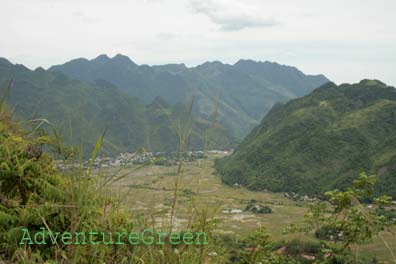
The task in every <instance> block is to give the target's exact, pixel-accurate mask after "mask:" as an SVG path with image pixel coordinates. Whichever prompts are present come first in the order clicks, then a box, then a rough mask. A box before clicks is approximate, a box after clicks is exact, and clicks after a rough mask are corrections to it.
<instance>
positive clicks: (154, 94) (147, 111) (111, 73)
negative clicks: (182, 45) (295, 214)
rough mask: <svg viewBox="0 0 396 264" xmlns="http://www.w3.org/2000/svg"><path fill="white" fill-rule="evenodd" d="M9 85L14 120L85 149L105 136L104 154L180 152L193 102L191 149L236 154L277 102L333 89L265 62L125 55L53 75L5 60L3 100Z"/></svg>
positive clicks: (0, 79) (76, 64)
mask: <svg viewBox="0 0 396 264" xmlns="http://www.w3.org/2000/svg"><path fill="white" fill-rule="evenodd" d="M11 79H12V80H13V81H14V87H13V89H12V92H11V94H10V95H9V97H8V98H7V103H8V104H9V106H10V107H11V108H12V110H13V113H14V114H15V116H16V117H17V118H19V119H24V120H26V119H32V118H46V119H48V120H49V121H50V122H52V123H53V124H54V125H55V126H56V127H57V128H59V130H60V131H61V132H62V135H63V137H64V139H65V140H66V142H68V143H73V144H83V145H84V149H87V150H88V149H92V147H93V145H94V143H95V141H96V139H97V138H98V137H99V136H100V135H101V133H103V131H105V130H106V131H107V134H106V137H105V144H104V149H103V151H104V153H106V154H117V153H119V152H124V151H132V150H135V149H136V148H139V147H145V148H147V149H149V150H152V151H175V150H177V149H178V145H179V133H180V129H181V127H182V126H183V125H184V124H183V123H186V122H185V120H186V117H185V115H186V113H188V112H189V110H188V108H189V105H190V103H191V101H192V100H193V102H194V103H193V107H192V117H193V122H192V125H191V126H192V129H191V136H190V140H189V145H188V148H189V149H202V148H204V145H206V147H209V148H219V149H225V148H232V147H234V146H235V145H236V142H238V141H240V140H241V139H242V138H243V137H244V136H245V135H247V134H248V133H249V132H250V130H251V129H252V128H253V127H254V126H256V125H257V124H258V123H259V122H260V120H261V119H262V118H263V116H264V115H265V114H266V113H267V112H268V110H269V109H270V108H271V107H272V106H273V105H274V104H275V103H277V102H285V101H287V100H289V99H291V98H296V97H299V96H302V95H304V94H306V93H308V92H310V91H312V90H313V89H314V88H316V87H317V86H320V85H321V84H323V83H326V82H328V80H327V78H326V77H324V76H323V75H317V76H310V75H305V74H303V73H302V72H301V71H299V70H298V69H296V68H294V67H290V66H284V65H280V64H277V63H272V62H268V61H266V62H256V61H252V60H240V61H238V62H237V63H235V64H234V65H229V64H223V63H221V62H218V61H215V62H206V63H204V64H202V65H199V66H196V67H187V66H185V65H184V64H167V65H160V66H148V65H138V64H136V63H134V62H133V61H132V60H131V59H129V58H128V57H127V56H124V55H116V56H114V57H112V58H109V57H108V56H106V55H100V56H98V57H97V58H95V59H92V60H87V59H83V58H80V59H75V60H72V61H70V62H67V63H65V64H62V65H56V66H52V67H50V68H49V69H48V70H45V69H43V68H41V67H39V68H37V69H35V70H30V69H28V68H26V67H25V66H23V65H20V64H12V63H10V62H9V61H8V60H6V59H4V58H0V85H1V86H0V87H1V89H2V90H3V94H4V93H5V91H4V89H6V87H7V85H8V82H9V81H10V80H11ZM1 89H0V91H1ZM214 116H215V117H216V123H215V126H213V122H212V121H213V117H214ZM183 120H184V121H183ZM212 126H213V129H211V130H210V136H208V135H207V131H208V129H209V127H212Z"/></svg>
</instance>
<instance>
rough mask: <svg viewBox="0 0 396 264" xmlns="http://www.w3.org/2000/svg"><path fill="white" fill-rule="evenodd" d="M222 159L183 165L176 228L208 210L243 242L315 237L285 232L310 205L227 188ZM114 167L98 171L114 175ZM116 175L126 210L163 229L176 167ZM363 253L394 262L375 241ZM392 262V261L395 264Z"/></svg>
mask: <svg viewBox="0 0 396 264" xmlns="http://www.w3.org/2000/svg"><path fill="white" fill-rule="evenodd" d="M218 157H220V156H219V155H210V156H209V157H208V158H207V159H204V160H198V161H194V162H189V163H185V164H184V165H183V167H182V173H181V177H180V184H179V188H178V199H177V207H176V217H175V222H174V225H175V226H176V228H179V229H182V228H183V227H185V226H187V224H188V221H189V215H190V213H191V210H192V208H194V209H195V210H205V211H206V212H207V214H208V215H209V216H210V217H212V218H213V219H215V220H216V222H217V225H216V231H215V232H217V233H219V234H228V235H230V236H233V237H235V238H244V237H246V236H248V235H249V233H251V232H253V231H254V230H256V229H257V228H259V227H262V226H264V227H266V229H267V230H268V233H269V234H270V235H271V239H272V240H273V241H282V240H289V239H292V238H296V237H298V236H302V237H303V239H315V238H314V236H313V235H312V234H290V233H289V234H285V233H284V229H285V227H287V226H288V225H289V224H292V223H299V222H302V221H303V219H304V214H305V212H306V211H307V202H302V201H293V200H291V199H289V198H286V197H285V196H284V195H283V194H282V193H271V192H254V191H250V190H247V189H245V188H241V187H233V186H227V185H224V184H222V183H221V181H220V179H219V178H218V176H216V175H215V174H214V169H213V162H214V159H215V158H218ZM114 172H115V169H105V170H102V171H100V173H103V174H112V173H113V174H114ZM117 174H119V175H122V174H125V175H128V176H126V177H125V178H123V179H122V180H120V181H118V182H116V183H114V184H113V185H112V186H111V187H110V191H112V192H114V194H115V195H120V196H121V198H122V201H123V206H124V208H125V209H126V210H128V211H129V212H130V213H131V215H135V216H136V215H144V216H147V218H148V219H151V220H150V221H151V224H153V225H155V226H157V227H159V228H161V227H165V226H166V225H167V224H169V219H170V214H171V213H170V212H171V205H172V199H173V197H174V190H175V179H176V177H177V166H147V167H143V168H141V169H139V170H136V171H135V170H134V168H125V169H122V170H120V171H118V172H117ZM249 200H255V201H257V202H258V203H260V204H263V205H267V206H269V207H270V208H271V209H272V211H273V213H271V214H254V213H252V212H250V211H246V210H245V207H246V205H247V203H248V201H249ZM384 237H385V239H386V240H387V242H388V243H389V246H390V247H391V248H392V249H393V251H394V252H396V237H395V235H394V234H384ZM359 254H360V255H362V256H365V257H371V256H376V257H377V259H378V260H379V261H380V263H391V262H390V261H391V260H392V259H391V258H392V257H391V255H390V253H389V250H388V249H387V248H386V247H385V246H384V244H383V242H382V241H381V240H380V239H379V238H376V239H375V240H374V241H373V242H372V243H371V244H367V245H360V246H359ZM392 263H393V262H392Z"/></svg>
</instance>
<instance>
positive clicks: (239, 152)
mask: <svg viewBox="0 0 396 264" xmlns="http://www.w3.org/2000/svg"><path fill="white" fill-rule="evenodd" d="M216 168H217V171H218V173H219V174H220V175H221V178H222V180H223V182H225V183H228V184H234V183H240V184H243V185H244V186H247V187H248V188H251V189H254V190H264V189H268V190H272V191H277V192H297V193H304V194H312V195H323V193H324V192H325V191H327V190H330V189H333V188H340V189H342V188H344V186H348V185H350V184H351V183H352V182H353V180H354V179H356V178H357V177H358V175H359V173H360V172H361V171H367V172H369V173H374V174H378V182H377V185H376V192H377V193H382V194H388V195H392V196H393V197H396V185H395V184H396V171H395V168H396V90H395V88H393V87H389V86H386V85H385V84H383V83H381V82H379V81H373V80H363V81H361V82H360V83H357V84H352V85H350V84H342V85H340V86H337V85H335V84H333V83H328V84H326V85H323V86H322V87H320V88H318V89H316V90H314V91H313V92H312V93H310V94H309V95H307V96H305V97H302V98H299V99H295V100H292V101H290V102H288V103H286V104H284V105H281V104H278V105H275V106H274V107H273V108H272V110H271V111H270V112H269V113H268V115H267V116H266V117H265V118H264V120H263V121H262V123H261V124H260V125H259V126H257V127H256V128H255V129H254V130H253V131H252V132H251V133H250V134H249V136H248V137H246V138H245V140H244V141H243V142H242V143H241V144H240V145H239V146H238V148H237V149H236V150H235V152H234V153H233V154H232V155H230V156H228V157H225V158H224V159H222V160H218V161H217V163H216Z"/></svg>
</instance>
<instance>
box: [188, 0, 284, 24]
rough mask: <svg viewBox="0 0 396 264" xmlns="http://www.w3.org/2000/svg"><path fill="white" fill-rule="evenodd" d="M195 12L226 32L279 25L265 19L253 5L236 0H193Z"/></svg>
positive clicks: (271, 19)
mask: <svg viewBox="0 0 396 264" xmlns="http://www.w3.org/2000/svg"><path fill="white" fill-rule="evenodd" d="M190 5H191V8H192V10H193V11H194V12H196V13H199V14H204V15H206V16H207V17H208V18H209V19H210V20H211V21H212V22H213V23H215V24H217V25H219V26H220V29H221V30H224V31H238V30H241V29H244V28H253V27H270V26H275V25H278V24H279V23H278V22H277V21H276V20H275V19H273V18H268V17H264V16H262V15H261V14H260V12H259V9H258V8H257V7H255V6H253V5H248V4H245V3H241V1H236V0H227V1H225V0H192V1H191V2H190Z"/></svg>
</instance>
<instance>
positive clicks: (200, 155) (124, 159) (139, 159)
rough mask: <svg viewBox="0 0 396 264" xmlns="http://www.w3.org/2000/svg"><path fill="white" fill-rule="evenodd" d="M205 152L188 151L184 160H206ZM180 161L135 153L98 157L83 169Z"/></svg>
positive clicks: (174, 154) (171, 156)
mask: <svg viewBox="0 0 396 264" xmlns="http://www.w3.org/2000/svg"><path fill="white" fill-rule="evenodd" d="M206 153H207V154H228V153H229V152H228V151H221V150H210V151H208V152H206ZM206 153H205V152H204V151H200V150H197V151H186V152H184V153H183V154H182V158H183V160H184V161H186V162H192V161H195V160H199V159H205V158H206V155H205V154H206ZM179 159H180V155H179V153H178V152H144V151H142V152H134V153H120V154H119V155H118V156H117V157H115V158H111V157H97V158H96V159H95V161H94V162H92V161H91V160H87V161H84V162H83V167H89V166H91V165H92V167H93V168H112V167H121V166H123V167H127V166H133V165H137V164H145V163H152V164H155V165H165V166H171V165H176V164H177V163H178V161H179ZM65 166H66V168H69V167H70V166H72V165H70V164H67V165H65V164H64V163H63V162H61V161H57V162H56V167H57V168H59V169H64V168H65Z"/></svg>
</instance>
